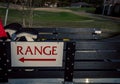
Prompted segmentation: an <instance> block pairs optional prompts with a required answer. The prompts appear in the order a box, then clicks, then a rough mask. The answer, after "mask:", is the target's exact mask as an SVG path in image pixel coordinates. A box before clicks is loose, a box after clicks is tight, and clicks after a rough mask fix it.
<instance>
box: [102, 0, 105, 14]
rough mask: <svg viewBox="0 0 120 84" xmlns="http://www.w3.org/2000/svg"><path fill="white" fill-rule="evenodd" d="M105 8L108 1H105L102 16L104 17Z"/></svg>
mask: <svg viewBox="0 0 120 84" xmlns="http://www.w3.org/2000/svg"><path fill="white" fill-rule="evenodd" d="M105 7H106V0H104V3H103V12H102V15H104V13H105Z"/></svg>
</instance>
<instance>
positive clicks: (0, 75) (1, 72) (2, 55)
mask: <svg viewBox="0 0 120 84" xmlns="http://www.w3.org/2000/svg"><path fill="white" fill-rule="evenodd" d="M0 82H8V76H7V54H6V49H5V42H0Z"/></svg>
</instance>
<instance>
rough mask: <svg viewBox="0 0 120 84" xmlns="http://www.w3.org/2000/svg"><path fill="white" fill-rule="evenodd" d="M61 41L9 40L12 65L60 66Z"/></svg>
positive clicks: (61, 54) (61, 58)
mask: <svg viewBox="0 0 120 84" xmlns="http://www.w3.org/2000/svg"><path fill="white" fill-rule="evenodd" d="M63 45H64V43H63V42H11V65H12V66H13V67H62V61H63Z"/></svg>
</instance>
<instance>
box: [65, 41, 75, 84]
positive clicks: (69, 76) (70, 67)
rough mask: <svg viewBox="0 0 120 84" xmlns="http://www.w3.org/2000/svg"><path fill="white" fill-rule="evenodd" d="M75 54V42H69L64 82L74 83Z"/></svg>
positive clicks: (67, 83)
mask: <svg viewBox="0 0 120 84" xmlns="http://www.w3.org/2000/svg"><path fill="white" fill-rule="evenodd" d="M74 56H75V42H67V44H66V60H65V74H64V84H73V71H74Z"/></svg>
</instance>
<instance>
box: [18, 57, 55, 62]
mask: <svg viewBox="0 0 120 84" xmlns="http://www.w3.org/2000/svg"><path fill="white" fill-rule="evenodd" d="M19 61H21V62H23V63H24V62H25V61H56V59H25V58H24V57H22V58H20V59H19Z"/></svg>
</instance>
